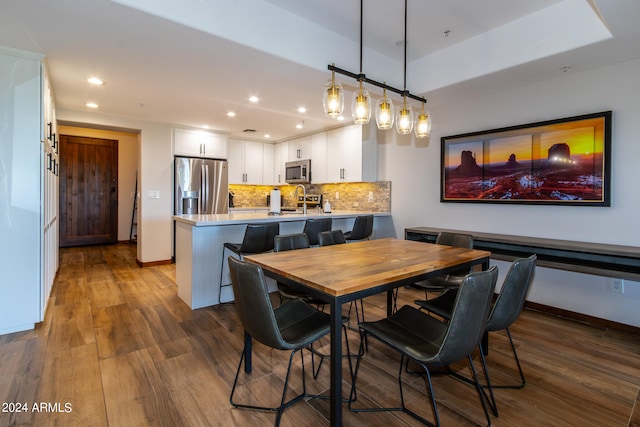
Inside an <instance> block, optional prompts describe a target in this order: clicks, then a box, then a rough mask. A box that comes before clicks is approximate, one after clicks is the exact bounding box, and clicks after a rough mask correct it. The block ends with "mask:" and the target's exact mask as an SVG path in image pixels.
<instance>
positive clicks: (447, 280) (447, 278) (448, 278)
mask: <svg viewBox="0 0 640 427" xmlns="http://www.w3.org/2000/svg"><path fill="white" fill-rule="evenodd" d="M435 244H436V245H446V246H453V247H456V248H466V249H473V236H472V235H471V234H465V233H450V232H446V231H441V232H440V233H438V236H437V237H436V241H435ZM470 272H471V269H470V268H464V269H460V270H456V271H453V272H451V273H449V274H443V275H441V276H436V277H431V278H429V279H425V280H420V281H418V282H415V283H412V284H411V285H410V286H411V287H413V288H417V289H420V290H423V291H424V297H425V299H428V298H429V292H444V291H446V290H447V289H452V288H457V287H459V286H460V284H461V283H462V279H464V277H465V276H466V275H467V274H469V273H470ZM398 292H399V289H396V290H395V291H394V292H393V311H396V310H397V299H398Z"/></svg>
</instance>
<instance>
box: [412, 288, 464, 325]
mask: <svg viewBox="0 0 640 427" xmlns="http://www.w3.org/2000/svg"><path fill="white" fill-rule="evenodd" d="M457 294H458V291H457V289H450V290H447V291H445V292H444V293H443V294H442V295H439V296H438V297H436V298H433V299H430V300H415V301H414V303H415V304H417V305H419V306H420V307H422V308H423V309H425V310H427V311H430V312H431V313H434V314H437V315H438V316H440V317H442V318H444V319H450V318H451V312H452V311H453V305H454V304H455V302H456V296H457Z"/></svg>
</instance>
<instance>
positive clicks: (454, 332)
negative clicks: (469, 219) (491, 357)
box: [349, 266, 498, 426]
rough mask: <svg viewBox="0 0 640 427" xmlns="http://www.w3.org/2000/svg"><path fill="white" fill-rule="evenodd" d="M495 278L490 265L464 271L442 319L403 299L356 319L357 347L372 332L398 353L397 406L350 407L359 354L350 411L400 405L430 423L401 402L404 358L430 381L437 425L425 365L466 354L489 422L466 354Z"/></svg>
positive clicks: (480, 329)
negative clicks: (368, 318) (386, 311)
mask: <svg viewBox="0 0 640 427" xmlns="http://www.w3.org/2000/svg"><path fill="white" fill-rule="evenodd" d="M497 279H498V269H497V267H495V266H494V267H491V268H490V269H489V270H486V271H479V272H474V273H470V274H468V275H467V276H465V278H464V279H463V281H462V284H461V286H460V290H459V292H458V293H457V295H456V301H455V305H454V309H453V312H452V314H451V318H450V320H449V322H444V321H441V320H439V319H436V318H435V317H432V316H429V315H428V314H426V313H424V312H422V311H419V310H418V309H417V308H415V307H412V306H408V305H405V306H403V307H402V308H400V310H398V311H397V312H396V313H394V314H392V315H391V316H389V317H387V318H385V319H382V320H378V321H374V322H365V323H361V324H360V330H361V339H360V348H361V349H362V346H363V339H364V337H365V336H371V337H374V338H376V339H377V340H379V341H380V342H382V343H383V344H385V345H387V346H389V347H390V348H391V349H393V350H395V351H397V352H399V353H400V355H401V358H400V368H399V370H398V384H399V387H400V406H399V407H387V408H355V407H354V404H353V402H355V401H356V399H357V392H356V381H357V377H358V371H359V368H360V362H361V360H362V358H359V359H358V363H357V364H356V373H355V378H354V381H353V385H352V389H351V399H350V400H351V402H350V404H349V409H350V410H352V411H355V412H376V411H403V412H405V413H407V414H409V415H410V416H412V417H413V418H415V419H417V420H419V421H420V422H422V423H424V424H427V425H434V424H433V423H431V422H429V421H427V420H426V419H425V418H424V417H422V416H421V415H419V414H417V413H416V412H414V411H413V410H411V409H409V408H407V407H406V405H405V402H404V396H403V392H402V371H403V369H402V365H403V363H407V364H408V362H409V360H411V361H413V362H415V363H416V364H418V365H419V366H420V367H421V368H422V370H424V373H425V375H426V380H427V385H428V387H429V390H428V395H429V397H430V399H431V408H432V410H433V416H434V419H435V425H437V426H439V425H440V417H439V415H438V408H437V406H436V398H435V393H434V390H433V384H432V382H431V376H432V372H431V370H430V367H434V366H436V367H444V368H448V366H449V365H451V364H452V363H455V362H458V361H460V360H463V359H467V360H468V362H469V368H470V370H471V373H472V377H473V381H472V382H473V384H474V386H475V388H476V392H477V394H478V397H479V399H480V403H481V404H482V409H483V411H484V415H485V417H486V419H487V425H491V419H490V416H489V412H488V410H487V405H486V403H485V399H484V395H483V393H482V390H481V388H480V382H479V380H478V375H477V373H476V369H475V366H474V364H473V359H472V358H471V354H472V353H473V351H474V350H475V349H476V348H477V347H479V346H480V340H481V338H482V334H483V333H484V330H485V327H486V323H487V318H488V314H489V309H490V307H491V298H492V296H493V290H494V288H495V285H496V281H497ZM369 345H371V344H369ZM446 372H447V373H450V374H452V375H453V372H452V371H450V370H448V369H447V371H446Z"/></svg>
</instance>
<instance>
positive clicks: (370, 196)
mask: <svg viewBox="0 0 640 427" xmlns="http://www.w3.org/2000/svg"><path fill="white" fill-rule="evenodd" d="M369 201H370V202H373V191H369Z"/></svg>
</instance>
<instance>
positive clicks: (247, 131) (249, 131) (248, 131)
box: [242, 129, 256, 133]
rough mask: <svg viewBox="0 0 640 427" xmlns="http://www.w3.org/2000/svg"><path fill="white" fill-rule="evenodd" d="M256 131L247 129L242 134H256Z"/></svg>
mask: <svg viewBox="0 0 640 427" xmlns="http://www.w3.org/2000/svg"><path fill="white" fill-rule="evenodd" d="M255 131H256V130H255V129H245V130H243V131H242V132H246V133H255Z"/></svg>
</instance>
